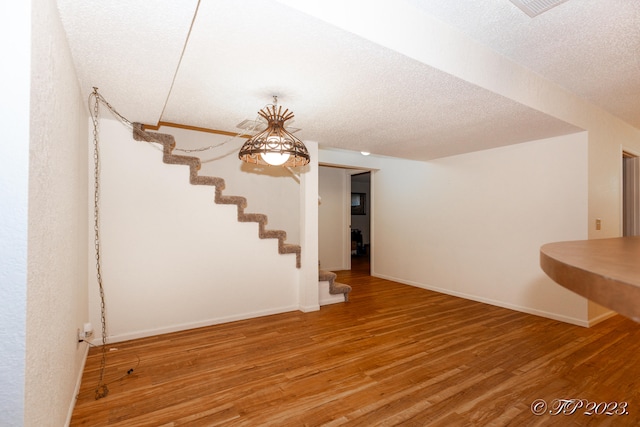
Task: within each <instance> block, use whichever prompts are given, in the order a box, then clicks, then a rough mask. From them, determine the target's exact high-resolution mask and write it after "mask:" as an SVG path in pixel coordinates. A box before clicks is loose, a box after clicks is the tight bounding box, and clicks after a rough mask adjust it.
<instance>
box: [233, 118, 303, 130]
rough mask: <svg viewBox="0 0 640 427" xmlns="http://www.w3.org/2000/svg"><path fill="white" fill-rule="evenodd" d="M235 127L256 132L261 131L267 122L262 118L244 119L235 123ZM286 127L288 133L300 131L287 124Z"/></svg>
mask: <svg viewBox="0 0 640 427" xmlns="http://www.w3.org/2000/svg"><path fill="white" fill-rule="evenodd" d="M290 121H291V123H293V120H290ZM236 128H238V129H242V130H244V131H247V132H248V133H258V132H262V131H263V130H265V129H266V128H267V123H266V122H265V121H264V120H262V119H257V120H249V119H246V120H243V121H241V122H240V123H238V124H237V125H236ZM286 129H287V132H289V133H296V132H298V131H300V129H298V128H292V127H290V126H287V127H286Z"/></svg>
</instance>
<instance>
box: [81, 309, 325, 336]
mask: <svg viewBox="0 0 640 427" xmlns="http://www.w3.org/2000/svg"><path fill="white" fill-rule="evenodd" d="M298 309H299V307H298V306H286V307H279V308H273V309H268V310H260V311H254V312H249V313H242V314H236V315H232V316H226V317H216V318H213V319H208V320H202V321H199V322H189V323H181V324H179V325H173V326H167V327H164V328H158V329H145V330H142V331H137V332H130V333H126V334H121V335H110V336H109V337H107V341H108V342H109V343H110V344H112V343H116V342H122V341H128V340H134V339H138V338H146V337H151V336H155V335H161V334H168V333H171V332H178V331H186V330H188V329H195V328H202V327H205V326H212V325H219V324H221V323H229V322H235V321H238V320H246V319H253V318H255V317H263V316H270V315H272V314H280V313H287V312H290V311H296V310H298ZM319 309H320V308H319V307H318V308H317V310H319ZM300 311H305V310H303V309H302V308H300ZM309 311H311V310H309ZM91 343H92V344H94V345H101V344H102V339H99V338H95V339H94V340H93V341H92V342H91Z"/></svg>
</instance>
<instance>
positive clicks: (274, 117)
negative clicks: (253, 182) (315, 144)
mask: <svg viewBox="0 0 640 427" xmlns="http://www.w3.org/2000/svg"><path fill="white" fill-rule="evenodd" d="M258 114H259V115H260V116H261V117H263V118H264V119H266V120H267V128H266V129H265V130H263V131H262V132H260V133H258V134H257V135H256V136H254V137H252V138H250V139H248V140H247V142H245V143H244V145H243V146H242V148H240V152H239V153H238V158H239V159H240V160H243V161H245V162H247V163H254V164H257V165H273V166H288V167H296V166H304V165H306V164H307V163H309V152H308V151H307V147H305V146H304V144H303V143H302V141H300V140H299V139H298V138H296V137H295V136H293V135H292V134H291V133H290V132H288V131H287V130H286V129H285V128H284V122H286V121H287V120H290V119H292V118H293V113H292V112H291V111H289V110H288V109H285V110H284V112H283V111H282V106H278V97H277V96H274V97H273V104H271V105H267V106H266V107H264V108H263V109H262V110H260V111H258Z"/></svg>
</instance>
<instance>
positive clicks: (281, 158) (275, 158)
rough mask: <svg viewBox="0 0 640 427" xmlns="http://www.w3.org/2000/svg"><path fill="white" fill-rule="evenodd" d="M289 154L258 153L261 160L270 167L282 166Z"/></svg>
mask: <svg viewBox="0 0 640 427" xmlns="http://www.w3.org/2000/svg"><path fill="white" fill-rule="evenodd" d="M290 156H291V154H289V153H260V157H262V160H264V161H265V162H267V163H269V164H270V165H272V166H280V165H282V164H284V163H285V162H286V161H287V160H289V157H290Z"/></svg>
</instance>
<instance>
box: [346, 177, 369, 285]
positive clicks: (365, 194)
mask: <svg viewBox="0 0 640 427" xmlns="http://www.w3.org/2000/svg"><path fill="white" fill-rule="evenodd" d="M350 208H351V246H350V249H351V268H352V269H356V268H357V269H358V270H363V271H364V270H366V271H367V274H368V272H369V270H370V257H371V241H372V239H371V172H370V171H365V172H362V171H358V172H355V173H353V174H352V175H351V207H350Z"/></svg>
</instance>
